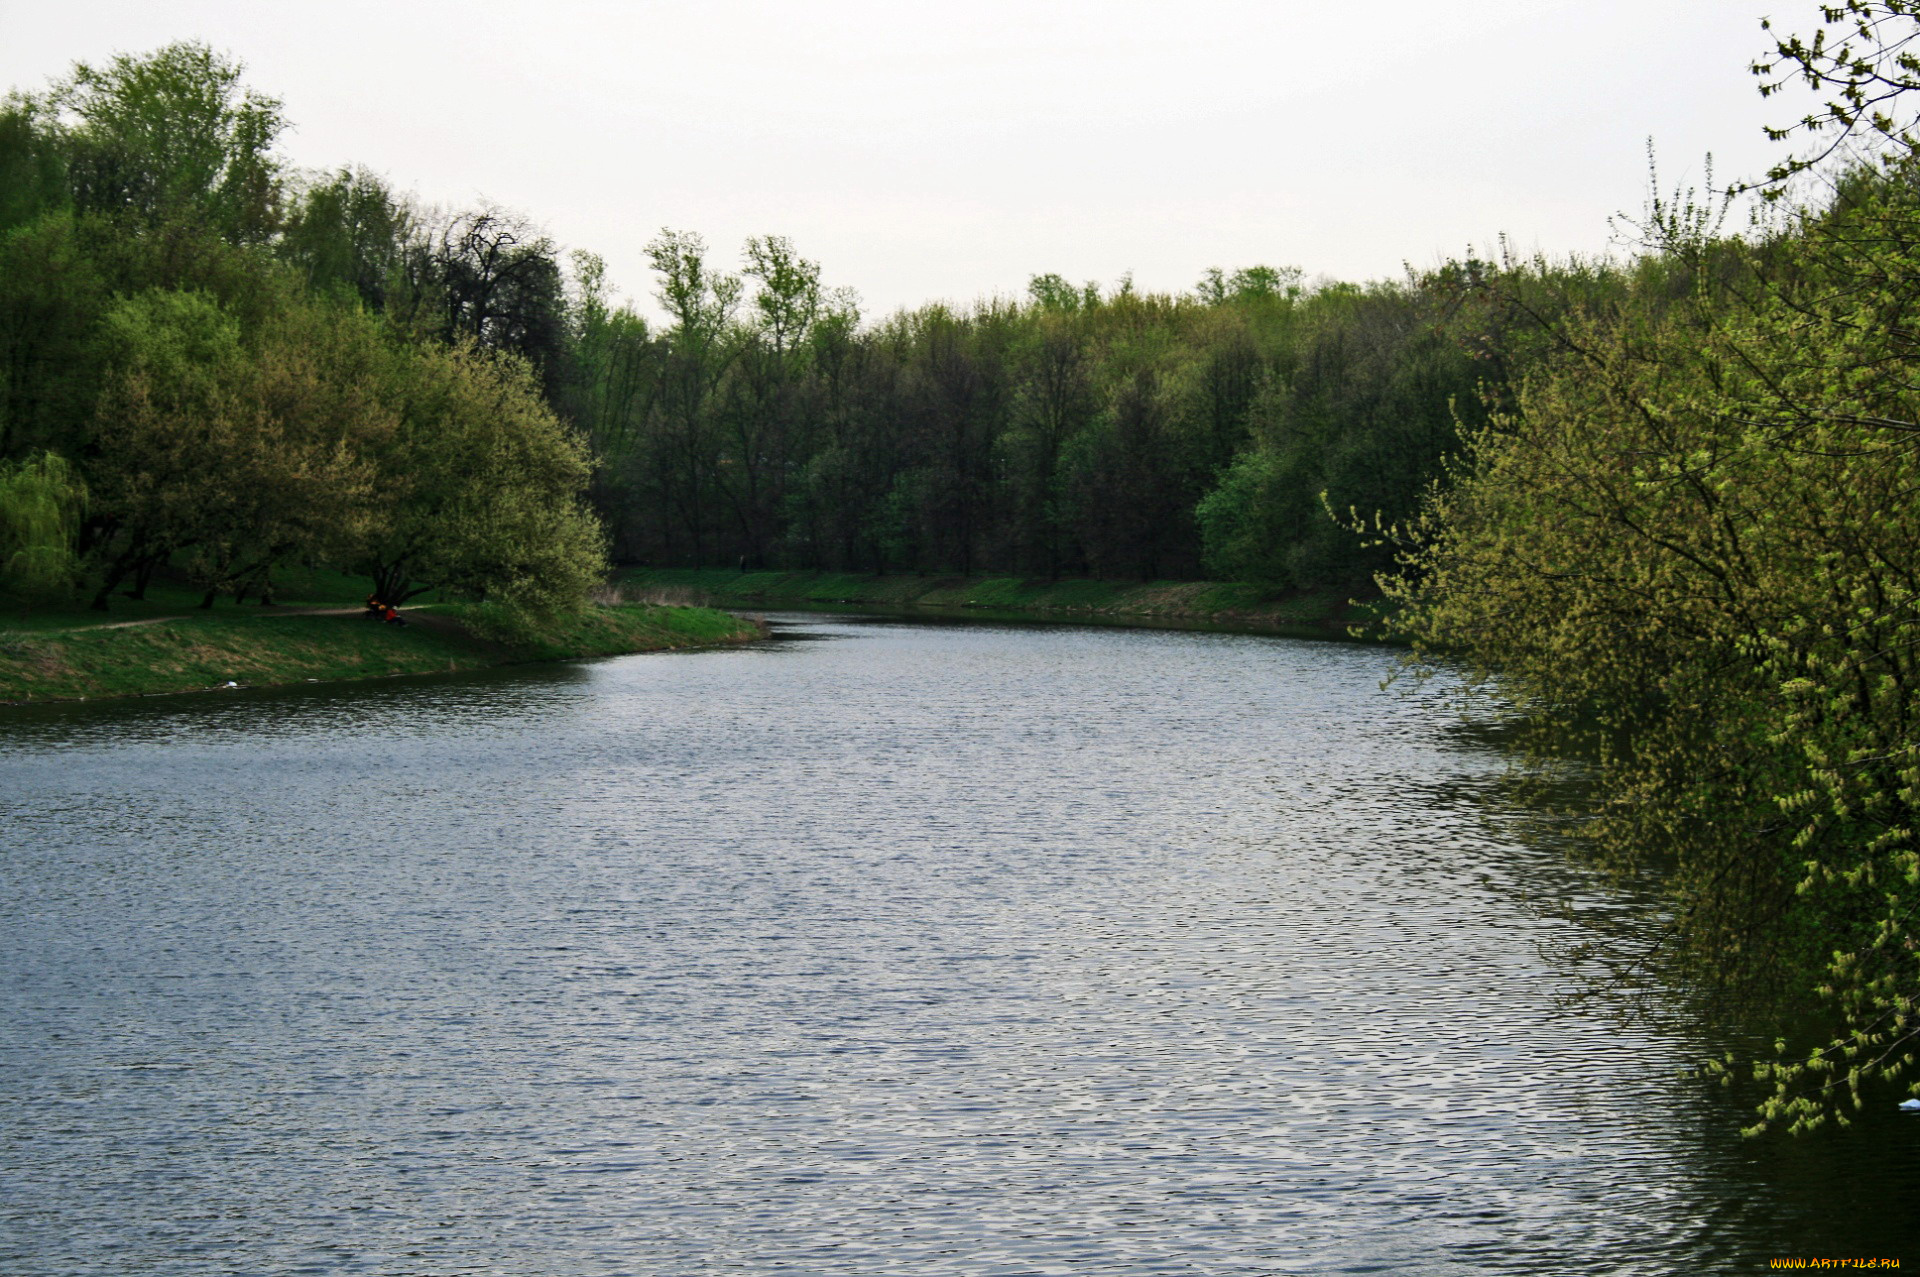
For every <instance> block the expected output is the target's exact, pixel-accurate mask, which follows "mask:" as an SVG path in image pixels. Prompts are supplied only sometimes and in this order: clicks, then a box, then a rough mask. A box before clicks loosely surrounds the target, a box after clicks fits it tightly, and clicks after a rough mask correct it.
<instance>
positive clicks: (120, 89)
mask: <svg viewBox="0 0 1920 1277" xmlns="http://www.w3.org/2000/svg"><path fill="white" fill-rule="evenodd" d="M241 73H242V67H241V66H240V64H239V63H237V62H234V61H232V60H230V59H228V58H226V57H223V56H221V55H220V54H217V53H215V52H213V50H211V49H209V48H208V47H207V46H206V45H204V44H198V43H194V42H190V41H188V42H181V43H177V44H170V45H167V46H166V47H165V48H162V49H160V50H158V51H156V52H154V53H152V54H149V55H147V56H145V57H134V56H130V55H126V54H122V55H119V56H117V57H115V58H114V59H113V60H112V61H111V62H109V63H107V64H106V65H104V66H99V67H94V66H89V65H87V64H85V63H80V64H77V65H75V67H74V69H73V73H72V75H70V76H69V77H68V78H67V79H66V80H64V81H61V82H60V83H58V84H56V85H54V86H53V87H52V88H51V89H49V90H48V91H47V92H45V93H43V94H39V95H34V96H17V97H16V98H15V99H14V100H13V105H14V108H15V109H16V110H19V111H22V112H24V113H25V114H27V115H28V116H29V117H30V118H32V119H33V120H34V121H35V123H36V124H37V125H39V126H40V127H41V128H43V129H45V130H46V131H47V133H48V135H50V136H51V137H52V138H53V139H54V141H55V142H56V144H57V145H58V147H59V150H60V152H61V154H62V157H63V159H64V160H65V167H66V170H67V177H68V181H69V182H70V183H71V189H72V192H73V197H74V202H75V204H76V205H78V207H80V208H81V209H82V210H85V211H88V212H97V213H101V214H103V215H106V216H108V217H111V218H115V219H124V220H126V221H127V222H128V223H129V224H130V225H132V226H134V227H137V228H142V229H150V228H153V227H157V226H160V225H162V224H167V223H197V224H199V225H202V226H206V227H208V228H211V229H212V230H214V231H215V232H216V233H217V234H220V235H222V236H224V237H226V238H228V239H230V240H232V241H233V242H236V243H258V242H261V241H263V240H264V239H265V238H266V236H267V235H268V234H269V233H270V232H271V230H272V229H273V224H274V220H275V211H276V199H277V194H278V183H279V176H280V166H279V163H278V161H276V160H275V159H274V158H273V156H272V149H273V144H274V141H275V139H276V138H277V137H278V136H279V134H280V132H281V130H282V129H284V128H285V127H286V125H285V120H284V119H283V117H282V116H281V113H280V103H279V101H278V100H277V99H274V98H270V97H266V96H263V95H261V94H258V93H255V92H253V91H251V90H246V89H242V87H241V85H240V77H241Z"/></svg>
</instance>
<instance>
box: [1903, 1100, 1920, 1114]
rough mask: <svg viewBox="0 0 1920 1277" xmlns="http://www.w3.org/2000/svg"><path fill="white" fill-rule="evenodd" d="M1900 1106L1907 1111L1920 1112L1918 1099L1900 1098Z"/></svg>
mask: <svg viewBox="0 0 1920 1277" xmlns="http://www.w3.org/2000/svg"><path fill="white" fill-rule="evenodd" d="M1900 1107H1901V1108H1903V1109H1905V1110H1906V1111H1907V1112H1909V1113H1920V1100H1901V1101H1900Z"/></svg>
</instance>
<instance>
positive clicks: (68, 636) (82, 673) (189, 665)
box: [0, 604, 763, 704]
mask: <svg viewBox="0 0 1920 1277" xmlns="http://www.w3.org/2000/svg"><path fill="white" fill-rule="evenodd" d="M407 615H408V617H409V618H410V623H409V624H408V625H406V626H391V625H380V624H374V623H370V622H368V621H366V620H365V619H363V618H362V616H361V615H360V609H358V608H338V607H333V608H307V609H286V610H278V609H262V608H257V607H256V608H240V607H227V608H222V609H219V610H214V611H209V612H204V613H197V614H194V615H187V616H161V617H154V618H151V619H139V620H133V621H125V620H117V619H115V618H113V617H104V618H101V619H100V620H99V621H95V622H91V623H81V624H75V625H71V626H66V627H60V626H50V625H49V624H47V622H48V621H49V620H60V619H65V618H57V617H56V618H46V617H42V618H36V623H35V624H33V626H32V627H31V628H24V627H22V628H12V629H9V628H4V624H3V623H0V703H15V704H18V703H24V702H37V701H55V700H88V699H92V698H95V697H107V696H152V695H159V694H163V693H170V692H190V691H200V690H205V689H211V688H224V687H227V686H229V685H233V686H238V687H264V686H271V685H273V684H280V683H304V682H333V681H339V680H350V679H368V678H385V677H389V676H392V675H395V674H429V673H438V672H444V671H454V670H474V669H485V668H488V667H491V666H496V665H517V664H524V663H530V662H538V661H562V660H574V659H578V658H581V657H589V656H616V655H621V654H624V653H628V652H653V651H662V650H666V649H671V648H685V647H703V646H715V645H721V644H728V643H743V642H748V641H751V640H753V639H756V638H759V637H761V636H762V633H763V631H762V629H761V628H760V627H759V626H758V625H756V624H755V623H754V622H751V621H747V620H743V619H741V618H740V617H736V616H732V615H730V614H728V613H726V612H720V611H715V610H712V609H709V608H699V607H675V606H666V605H649V604H619V605H610V606H594V607H591V608H589V609H588V610H587V611H586V612H584V613H583V614H581V615H580V616H579V617H577V618H574V619H571V620H569V621H567V622H565V623H563V624H560V625H557V626H555V627H553V628H551V629H549V630H548V631H546V632H544V633H542V634H541V635H539V636H538V637H536V638H531V639H524V640H510V641H499V640H496V639H492V638H488V637H485V636H484V635H483V634H482V633H479V632H476V630H475V629H474V628H472V627H470V625H469V623H468V622H469V620H470V619H471V616H470V614H469V613H468V611H467V609H464V608H462V607H460V606H459V605H456V604H438V605H434V606H432V607H426V608H419V609H409V611H408V613H407Z"/></svg>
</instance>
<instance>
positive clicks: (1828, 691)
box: [1390, 164, 1920, 1129]
mask: <svg viewBox="0 0 1920 1277" xmlns="http://www.w3.org/2000/svg"><path fill="white" fill-rule="evenodd" d="M1911 179H1912V173H1911V172H1910V171H1909V169H1908V167H1907V166H1906V165H1904V164H1895V165H1893V166H1892V167H1889V168H1888V169H1886V170H1884V171H1883V172H1882V173H1881V174H1880V175H1879V176H1878V177H1870V176H1862V175H1856V178H1855V180H1854V181H1853V182H1852V183H1851V184H1850V186H1849V190H1850V191H1851V194H1850V197H1849V199H1848V201H1847V203H1846V204H1845V206H1843V207H1835V208H1832V209H1830V210H1827V211H1825V212H1821V213H1810V214H1807V215H1806V216H1804V217H1803V219H1802V220H1801V221H1800V223H1799V224H1798V225H1796V226H1794V227H1792V228H1790V229H1789V230H1788V231H1787V232H1786V233H1784V234H1783V235H1782V236H1780V237H1778V238H1776V239H1775V240H1774V241H1772V242H1768V243H1764V244H1760V245H1755V246H1752V247H1751V248H1742V247H1741V246H1739V245H1727V244H1723V245H1720V246H1718V248H1717V250H1716V251H1714V252H1699V253H1695V254H1692V255H1691V261H1692V263H1693V274H1692V280H1693V284H1694V288H1693V290H1692V292H1691V293H1690V294H1688V295H1686V296H1684V297H1681V298H1678V299H1676V298H1675V297H1673V296H1672V295H1671V294H1670V293H1669V292H1668V291H1667V290H1665V289H1664V288H1660V287H1643V288H1642V289H1641V290H1640V291H1638V292H1637V293H1636V294H1635V295H1634V296H1632V297H1630V298H1628V299H1627V304H1625V305H1623V306H1620V307H1617V308H1614V309H1612V310H1611V311H1609V312H1606V313H1597V312H1591V311H1590V312H1588V313H1586V314H1584V315H1579V316H1575V317H1572V318H1569V319H1567V320H1565V321H1563V322H1561V323H1560V324H1558V325H1557V326H1556V330H1555V331H1556V333H1557V335H1558V337H1559V339H1560V342H1561V345H1562V353H1561V354H1560V355H1559V356H1558V357H1556V358H1554V359H1553V360H1552V361H1551V362H1549V363H1548V364H1547V365H1546V366H1545V367H1543V368H1542V369H1541V370H1540V371H1539V372H1538V373H1536V374H1535V375H1534V376H1532V377H1530V378H1529V379H1528V380H1527V381H1526V383H1525V384H1524V386H1523V387H1522V389H1521V391H1520V393H1519V396H1518V399H1517V401H1516V403H1515V405H1514V407H1513V409H1512V411H1509V412H1505V413H1502V414H1501V415H1499V416H1498V417H1497V418H1496V419H1495V420H1494V421H1493V422H1492V423H1490V424H1489V425H1488V426H1487V427H1485V428H1483V429H1481V430H1479V431H1477V432H1476V433H1475V434H1474V435H1473V436H1472V437H1471V439H1470V442H1469V447H1468V451H1467V454H1466V457H1465V459H1464V460H1463V461H1462V463H1461V464H1460V466H1459V468H1458V471H1457V474H1456V481H1455V482H1454V483H1453V484H1452V485H1451V486H1450V487H1448V488H1437V489H1435V490H1434V491H1433V492H1432V493H1431V494H1430V496H1429V499H1428V502H1427V504H1426V507H1425V510H1424V512H1423V513H1422V514H1421V516H1420V517H1419V518H1418V519H1417V520H1416V521H1414V523H1412V524H1411V525H1410V526H1409V527H1407V528H1406V529H1403V535H1404V536H1407V537H1409V538H1411V539H1412V540H1413V541H1414V542H1415V543H1416V546H1417V548H1414V549H1412V550H1410V551H1409V552H1408V553H1407V555H1406V556H1405V558H1404V559H1403V568H1402V572H1401V574H1400V576H1399V577H1398V579H1397V580H1395V581H1393V582H1392V583H1391V589H1390V593H1392V594H1393V595H1395V596H1397V597H1399V598H1400V599H1402V600H1403V601H1404V602H1405V604H1406V607H1405V610H1404V611H1403V612H1402V613H1401V617H1400V623H1401V624H1402V625H1403V626H1404V628H1405V631H1406V632H1407V633H1408V634H1409V635H1410V636H1411V637H1412V638H1413V639H1414V640H1415V642H1416V643H1417V644H1418V645H1419V646H1420V648H1421V649H1422V650H1423V651H1426V652H1431V653H1454V654H1459V655H1464V656H1465V657H1466V658H1467V659H1469V660H1471V661H1472V662H1473V663H1474V665H1475V666H1476V667H1477V668H1479V669H1480V670H1482V671H1483V672H1484V673H1485V674H1489V675H1492V674H1497V676H1498V681H1499V686H1500V688H1501V690H1502V693H1503V694H1504V695H1505V696H1506V697H1508V698H1510V699H1511V700H1512V702H1513V703H1514V704H1516V705H1517V706H1518V707H1519V708H1520V709H1521V711H1522V712H1524V713H1525V714H1526V715H1527V716H1528V717H1529V718H1530V719H1531V721H1532V722H1534V723H1535V724H1537V725H1540V726H1542V727H1544V728H1546V729H1549V730H1550V731H1551V732H1552V734H1553V735H1554V736H1556V737H1565V736H1568V735H1573V736H1579V737H1584V738H1585V749H1586V750H1587V751H1588V752H1590V753H1591V754H1592V755H1593V756H1595V757H1597V758H1598V759H1599V760H1600V767H1601V776H1602V782H1603V796H1604V801H1603V802H1602V804H1601V807H1600V809H1599V812H1598V814H1597V815H1596V816H1595V818H1594V819H1593V821H1592V823H1591V828H1590V833H1591V834H1592V839H1593V843H1594V845H1595V846H1596V848H1598V849H1599V850H1600V851H1601V852H1602V853H1603V854H1604V855H1606V856H1608V857H1609V858H1612V859H1614V860H1616V861H1618V862H1620V863H1623V864H1634V863H1643V862H1645V861H1646V860H1648V859H1649V858H1662V859H1670V860H1671V862H1672V864H1673V865H1674V866H1675V868H1674V869H1673V870H1672V872H1671V873H1670V875H1669V878H1668V881H1669V885H1670V887H1671V890H1672V891H1673V893H1674V896H1675V898H1676V902H1677V903H1676V908H1675V917H1676V919H1677V924H1676V927H1675V934H1674V937H1673V942H1672V951H1673V955H1674V956H1673V959H1672V961H1673V965H1672V967H1671V971H1672V972H1673V973H1674V974H1676V975H1679V976H1681V977H1684V978H1686V979H1688V980H1690V981H1691V982H1692V983H1693V984H1694V985H1695V986H1696V987H1698V988H1701V989H1703V990H1705V991H1707V992H1710V993H1713V994H1716V995H1718V996H1719V997H1720V998H1722V999H1723V1000H1725V1001H1728V1002H1730V1003H1732V1004H1733V1005H1735V1006H1738V1007H1749V1008H1751V1007H1758V1008H1762V1009H1766V1008H1770V1007H1772V1006H1774V1005H1775V1004H1776V1003H1778V1002H1779V1001H1780V1000H1781V999H1783V998H1785V999H1791V998H1792V997H1793V996H1794V995H1796V994H1798V993H1803V992H1806V991H1809V990H1811V989H1814V988H1816V987H1817V988H1818V989H1819V990H1820V991H1821V992H1822V995H1823V996H1824V997H1825V998H1826V999H1827V1001H1828V1006H1829V1009H1830V1010H1831V1012H1832V1013H1833V1015H1834V1016H1835V1017H1836V1019H1837V1020H1838V1022H1839V1024H1840V1025H1841V1033H1840V1035H1839V1036H1838V1037H1836V1038H1835V1039H1834V1041H1833V1042H1832V1043H1831V1044H1829V1045H1828V1046H1826V1047H1825V1048H1823V1049H1819V1050H1816V1051H1815V1052H1814V1054H1813V1055H1812V1056H1811V1057H1810V1058H1809V1059H1808V1060H1807V1061H1804V1062H1798V1063H1796V1062H1791V1061H1776V1062H1764V1063H1763V1064H1762V1066H1761V1067H1760V1068H1759V1075H1760V1076H1761V1077H1763V1078H1764V1079H1767V1080H1769V1081H1771V1082H1773V1083H1774V1084H1775V1087H1776V1092H1775V1095H1774V1097H1773V1099H1771V1100H1770V1101H1768V1103H1767V1104H1766V1105H1765V1106H1764V1108H1763V1110H1762V1115H1763V1122H1773V1121H1783V1122H1786V1123H1787V1124H1789V1125H1791V1126H1792V1127H1794V1128H1795V1129H1806V1128H1809V1127H1811V1126H1813V1125H1817V1124H1818V1123H1820V1122H1821V1121H1823V1120H1825V1119H1826V1118H1827V1117H1828V1116H1838V1115H1841V1114H1843V1113H1844V1112H1845V1111H1847V1110H1848V1109H1850V1108H1854V1107H1857V1106H1858V1105H1859V1103H1860V1102H1861V1095H1860V1087H1861V1085H1862V1083H1863V1081H1865V1080H1866V1079H1869V1078H1873V1079H1880V1078H1890V1077H1895V1076H1900V1075H1903V1074H1906V1073H1907V1072H1908V1070H1909V1069H1910V1066H1911V1063H1912V1059H1911V1046H1912V1043H1913V1042H1914V1040H1915V1037H1916V1034H1920V1020H1916V1018H1915V1016H1914V1008H1913V998H1914V994H1915V991H1916V989H1917V988H1920V961H1917V960H1916V952H1917V951H1920V935H1917V934H1916V932H1915V930H1914V927H1913V922H1912V918H1913V912H1912V906H1913V900H1914V899H1915V891H1916V888H1920V856H1916V853H1915V850H1914V848H1913V843H1912V837H1913V828H1914V818H1913V813H1914V807H1915V800H1916V797H1920V783H1917V782H1920V724H1917V723H1916V720H1915V718H1914V714H1913V709H1914V706H1915V704H1916V703H1917V702H1916V700H1915V697H1914V693H1913V689H1914V687H1915V680H1916V678H1920V665H1917V664H1916V660H1917V659H1920V611H1917V610H1916V609H1920V519H1917V518H1916V517H1915V513H1914V506H1913V502H1912V493H1913V492H1914V490H1915V486H1916V483H1920V449H1916V446H1915V443H1916V439H1920V426H1916V425H1914V424H1913V422H1914V421H1915V419H1916V416H1920V413H1917V412H1916V409H1917V408H1920V404H1916V403H1915V401H1914V399H1913V394H1912V391H1911V389H1910V385H1909V378H1908V376H1907V372H1906V370H1910V369H1911V368H1912V366H1913V364H1914V361H1915V356H1916V354H1920V351H1916V350H1915V349H1914V348H1913V347H1912V345H1911V343H1910V340H1909V339H1908V337H1907V336H1906V335H1905V334H1907V333H1910V332H1911V331H1913V326H1914V320H1915V318H1916V315H1917V313H1920V204H1917V203H1916V201H1915V199H1914V195H1913V190H1914V186H1913V183H1912V180H1911ZM1729 257H1735V258H1738V259H1740V260H1741V261H1742V264H1743V265H1744V268H1745V269H1744V278H1742V279H1740V280H1739V281H1738V283H1739V286H1738V287H1729V286H1725V283H1724V274H1725V272H1724V271H1723V270H1722V268H1723V267H1724V265H1725V263H1726V261H1727V259H1728V258H1729ZM1649 282H1650V283H1652V284H1656V285H1657V284H1658V283H1659V282H1660V281H1659V279H1658V276H1657V275H1656V276H1651V277H1649Z"/></svg>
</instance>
